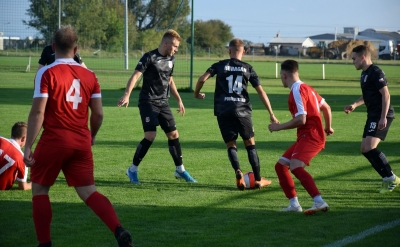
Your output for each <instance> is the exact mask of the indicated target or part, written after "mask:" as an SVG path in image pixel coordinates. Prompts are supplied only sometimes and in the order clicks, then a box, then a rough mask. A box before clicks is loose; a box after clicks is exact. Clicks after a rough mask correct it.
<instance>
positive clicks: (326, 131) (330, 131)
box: [324, 128, 335, 136]
mask: <svg viewBox="0 0 400 247" xmlns="http://www.w3.org/2000/svg"><path fill="white" fill-rule="evenodd" d="M324 131H325V133H326V135H327V136H330V135H333V133H334V132H335V131H334V130H333V129H332V128H325V129H324Z"/></svg>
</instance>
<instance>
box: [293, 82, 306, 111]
mask: <svg viewBox="0 0 400 247" xmlns="http://www.w3.org/2000/svg"><path fill="white" fill-rule="evenodd" d="M302 90H304V89H303V88H301V86H300V84H299V83H295V84H294V85H293V88H292V95H293V99H294V102H295V104H296V109H297V111H296V113H295V114H294V116H295V117H297V116H298V115H301V114H305V115H307V110H306V108H305V105H306V101H305V97H304V95H303V94H304V93H305V92H302Z"/></svg>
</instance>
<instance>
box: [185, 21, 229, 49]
mask: <svg viewBox="0 0 400 247" xmlns="http://www.w3.org/2000/svg"><path fill="white" fill-rule="evenodd" d="M232 38H233V34H232V31H231V27H230V26H229V25H227V24H225V23H224V22H223V21H221V20H208V21H202V20H197V21H195V22H194V45H195V46H200V47H201V48H221V47H224V46H225V45H226V44H227V43H228V42H229V41H230V40H231V39H232ZM190 40H191V38H189V39H188V42H190Z"/></svg>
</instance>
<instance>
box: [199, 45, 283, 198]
mask: <svg viewBox="0 0 400 247" xmlns="http://www.w3.org/2000/svg"><path fill="white" fill-rule="evenodd" d="M243 54H244V44H243V41H242V40H241V39H233V40H231V41H230V42H229V56H230V59H226V60H222V61H219V62H218V63H214V64H213V65H212V66H211V67H210V68H208V69H207V71H206V72H205V73H204V74H203V75H202V76H201V77H200V78H199V79H198V81H197V85H196V89H195V91H194V97H195V98H197V99H204V98H205V94H204V93H200V90H201V88H202V87H203V85H204V82H205V81H206V80H207V79H209V78H210V77H213V76H214V75H217V78H216V83H215V95H214V115H215V116H216V117H217V121H218V125H219V128H220V131H221V135H222V138H223V139H224V142H225V143H226V147H227V149H228V158H229V160H230V162H231V165H232V168H233V169H234V171H235V175H236V185H237V187H238V189H240V190H244V189H245V187H246V184H245V182H244V178H243V172H242V171H241V169H240V165H239V160H238V154H237V147H236V139H237V137H238V134H240V136H241V137H242V139H243V142H244V145H245V146H246V150H247V154H248V159H249V162H250V164H251V167H252V169H253V173H254V177H255V180H256V182H255V187H256V188H261V187H263V186H268V185H269V184H271V181H270V180H267V179H265V178H263V177H261V175H260V161H259V158H258V154H257V151H256V146H255V141H254V129H253V123H252V120H251V114H252V106H251V103H250V98H249V94H248V90H247V87H248V86H250V84H251V86H253V87H254V88H255V89H256V91H257V93H258V96H259V97H260V99H261V101H262V102H263V104H264V106H265V107H266V108H267V110H268V112H269V115H270V120H271V122H274V123H278V120H277V119H276V118H275V116H274V113H273V111H272V108H271V104H270V102H269V99H268V97H267V94H266V93H265V92H264V90H263V88H262V86H261V83H260V81H259V79H258V76H257V74H256V72H255V71H254V69H253V67H252V66H251V65H250V64H248V63H245V62H243V61H241V59H242V56H243Z"/></svg>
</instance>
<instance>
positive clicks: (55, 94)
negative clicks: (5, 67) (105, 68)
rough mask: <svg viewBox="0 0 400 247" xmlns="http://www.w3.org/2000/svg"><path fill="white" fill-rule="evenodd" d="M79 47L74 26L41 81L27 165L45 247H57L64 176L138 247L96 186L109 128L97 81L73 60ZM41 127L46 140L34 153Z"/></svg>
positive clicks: (120, 237)
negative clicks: (98, 142)
mask: <svg viewBox="0 0 400 247" xmlns="http://www.w3.org/2000/svg"><path fill="white" fill-rule="evenodd" d="M77 42H78V36H77V35H76V32H75V31H74V29H73V28H72V27H71V26H69V25H68V26H65V27H62V28H60V29H59V30H58V31H57V32H56V33H55V34H54V43H53V49H54V50H55V57H56V61H55V62H54V63H52V64H50V65H49V66H46V67H43V68H41V69H40V70H39V71H38V72H37V74H36V77H35V89H34V95H33V103H32V108H31V111H30V114H29V118H28V133H27V138H26V147H25V152H24V161H25V163H26V165H27V166H29V167H31V180H32V195H33V197H32V208H33V213H32V215H33V221H34V225H35V229H36V235H37V238H38V240H39V243H40V244H39V246H40V247H44V246H51V238H50V224H51V218H52V210H51V204H50V199H49V196H48V194H49V190H50V187H51V186H52V185H53V184H54V182H55V180H56V178H57V176H58V174H59V172H60V171H61V170H62V171H63V173H64V175H65V179H66V181H67V184H68V185H69V186H74V187H75V190H76V192H77V194H78V195H79V197H80V198H81V199H82V201H84V202H85V203H86V205H87V206H89V207H90V208H91V209H92V210H93V212H94V213H95V214H96V215H97V216H98V217H99V218H100V219H101V220H102V221H103V222H104V223H105V224H106V225H107V227H108V228H109V229H110V230H111V231H112V232H113V233H114V234H115V237H116V239H117V241H118V244H119V246H133V245H132V239H131V235H130V233H129V232H128V231H126V230H124V229H123V228H122V226H121V224H120V221H119V219H118V217H117V215H116V213H115V211H114V208H113V206H112V204H111V202H110V201H109V200H108V198H107V197H105V196H104V195H102V194H100V193H99V192H97V190H96V187H95V185H94V175H93V168H94V164H93V154H92V150H91V146H92V145H93V144H94V143H95V138H96V134H97V132H98V130H99V129H100V126H101V124H102V122H103V107H102V101H101V91H100V85H99V83H98V81H97V78H96V75H95V74H94V73H93V72H92V71H90V70H88V69H86V68H84V67H83V66H81V65H80V64H78V63H77V62H75V61H74V60H73V57H74V54H75V53H76V51H77V48H78V47H77ZM89 108H90V112H91V114H90V129H89V128H88V119H89ZM41 127H43V133H42V136H41V138H40V140H39V141H38V144H37V146H36V149H35V151H34V153H32V145H33V143H34V141H35V139H36V137H37V135H38V134H39V131H40V129H41Z"/></svg>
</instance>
